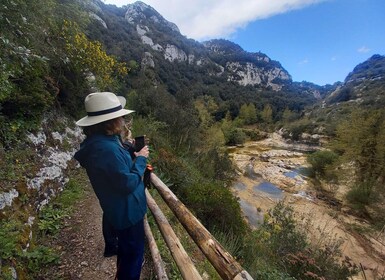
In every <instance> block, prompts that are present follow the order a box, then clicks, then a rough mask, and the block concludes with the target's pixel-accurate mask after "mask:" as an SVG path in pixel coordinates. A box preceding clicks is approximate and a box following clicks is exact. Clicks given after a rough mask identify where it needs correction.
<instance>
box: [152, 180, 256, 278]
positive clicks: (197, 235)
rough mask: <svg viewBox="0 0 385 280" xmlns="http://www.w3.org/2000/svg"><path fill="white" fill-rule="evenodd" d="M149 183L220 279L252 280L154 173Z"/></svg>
mask: <svg viewBox="0 0 385 280" xmlns="http://www.w3.org/2000/svg"><path fill="white" fill-rule="evenodd" d="M151 182H152V183H153V185H154V186H155V188H156V189H157V190H158V192H159V193H160V195H161V196H162V198H163V199H164V201H165V202H166V203H167V205H168V206H169V207H170V209H171V210H172V211H173V212H174V214H175V216H176V217H177V218H178V220H179V221H180V222H181V224H182V225H183V227H184V228H185V229H186V231H187V232H188V233H189V234H190V236H191V237H192V239H193V240H194V241H195V243H196V244H197V245H198V246H199V248H200V249H201V250H202V252H203V253H204V254H205V255H206V257H207V259H208V260H209V261H210V262H211V264H212V265H213V266H214V268H215V269H216V271H217V272H218V274H219V275H220V276H221V277H222V279H226V280H241V279H247V280H252V279H253V278H252V277H251V276H250V275H249V273H248V272H247V271H245V270H243V268H242V267H241V265H240V264H239V263H238V262H237V261H236V260H235V259H234V258H233V256H231V255H230V254H229V253H228V252H227V251H226V250H225V249H224V248H223V247H222V245H221V244H220V243H219V242H218V241H217V240H216V239H215V238H214V237H213V236H212V235H211V233H210V232H209V231H208V230H207V229H206V228H205V227H204V226H203V225H202V224H201V222H200V221H199V220H198V219H197V218H196V217H195V216H194V215H193V214H192V213H191V212H190V210H189V209H188V208H187V207H186V206H185V205H184V204H183V203H182V202H181V201H180V200H179V199H178V198H177V197H176V196H175V195H174V194H173V192H172V191H171V190H170V189H169V188H168V187H167V186H166V185H165V184H164V183H163V182H162V181H161V180H160V179H159V178H158V177H157V176H156V175H155V174H154V173H152V174H151Z"/></svg>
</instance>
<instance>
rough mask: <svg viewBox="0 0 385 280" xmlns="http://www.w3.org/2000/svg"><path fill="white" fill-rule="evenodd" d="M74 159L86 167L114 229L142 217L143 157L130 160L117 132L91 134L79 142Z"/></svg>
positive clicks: (145, 209) (134, 222)
mask: <svg viewBox="0 0 385 280" xmlns="http://www.w3.org/2000/svg"><path fill="white" fill-rule="evenodd" d="M75 159H76V160H77V161H79V163H80V165H81V166H82V167H84V168H85V169H86V171H87V174H88V177H89V179H90V181H91V185H92V187H93V189H94V191H95V194H96V196H97V197H98V199H99V203H100V206H101V207H102V210H103V212H104V214H105V217H106V218H107V220H108V221H109V222H110V223H111V224H112V225H113V227H114V228H115V229H117V230H120V229H125V228H128V227H130V226H132V225H134V224H136V223H137V222H139V221H140V220H141V219H143V217H144V215H145V213H146V211H147V204H146V195H145V192H144V185H143V180H142V178H143V174H144V171H145V169H146V158H145V157H143V156H139V157H136V158H135V160H134V161H133V160H132V158H131V156H130V154H129V152H128V151H127V150H125V149H124V148H123V147H122V145H121V142H120V139H119V137H118V136H116V135H112V136H108V135H93V136H91V137H87V138H86V139H85V140H84V141H83V142H82V143H81V144H80V149H79V151H77V152H76V153H75Z"/></svg>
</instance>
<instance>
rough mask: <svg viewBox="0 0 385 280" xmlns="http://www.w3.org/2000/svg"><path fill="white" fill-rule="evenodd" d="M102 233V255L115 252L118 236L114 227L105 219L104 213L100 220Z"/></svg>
mask: <svg viewBox="0 0 385 280" xmlns="http://www.w3.org/2000/svg"><path fill="white" fill-rule="evenodd" d="M102 231H103V238H104V243H105V246H104V253H105V254H106V253H107V254H109V253H111V252H114V251H116V248H117V247H118V235H117V233H116V230H115V229H114V227H113V226H112V225H111V224H110V222H109V221H108V220H107V219H106V217H105V214H104V213H103V219H102ZM115 254H116V253H115Z"/></svg>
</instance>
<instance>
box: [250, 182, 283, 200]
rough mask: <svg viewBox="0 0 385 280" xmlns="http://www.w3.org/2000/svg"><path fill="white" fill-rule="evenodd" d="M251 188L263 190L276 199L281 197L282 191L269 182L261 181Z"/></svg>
mask: <svg viewBox="0 0 385 280" xmlns="http://www.w3.org/2000/svg"><path fill="white" fill-rule="evenodd" d="M253 189H254V190H256V191H261V192H264V193H266V194H267V195H268V196H269V197H271V198H277V199H282V198H283V191H282V190H281V189H280V188H278V187H277V186H276V185H274V184H272V183H270V182H262V183H260V184H259V185H257V186H254V188H253Z"/></svg>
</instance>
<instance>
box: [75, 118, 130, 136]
mask: <svg viewBox="0 0 385 280" xmlns="http://www.w3.org/2000/svg"><path fill="white" fill-rule="evenodd" d="M121 118H122V117H118V118H115V119H112V120H108V121H104V122H101V123H97V124H94V125H90V126H85V127H83V132H84V134H85V135H86V136H87V137H88V136H91V135H94V134H104V135H115V134H116V135H119V134H120V133H121V132H122V127H123V126H122V121H121Z"/></svg>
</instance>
